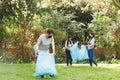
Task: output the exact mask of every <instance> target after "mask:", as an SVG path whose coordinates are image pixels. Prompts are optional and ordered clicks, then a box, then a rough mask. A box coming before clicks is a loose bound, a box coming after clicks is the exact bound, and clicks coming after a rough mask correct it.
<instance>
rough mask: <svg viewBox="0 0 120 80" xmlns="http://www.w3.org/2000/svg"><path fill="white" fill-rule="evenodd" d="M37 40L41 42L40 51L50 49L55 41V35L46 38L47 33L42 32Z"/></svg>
mask: <svg viewBox="0 0 120 80" xmlns="http://www.w3.org/2000/svg"><path fill="white" fill-rule="evenodd" d="M37 41H38V42H40V45H39V50H40V51H48V50H49V48H50V44H51V43H52V42H54V38H53V36H52V37H51V38H46V34H41V35H40V36H39V38H38V40H37Z"/></svg>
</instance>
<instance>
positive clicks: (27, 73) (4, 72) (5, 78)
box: [0, 64, 120, 80]
mask: <svg viewBox="0 0 120 80" xmlns="http://www.w3.org/2000/svg"><path fill="white" fill-rule="evenodd" d="M56 68H57V71H58V74H57V75H56V76H55V77H53V78H50V77H49V76H46V77H45V78H44V79H41V78H40V77H33V74H34V69H35V64H0V80H120V64H99V68H96V67H89V65H88V64H73V66H69V67H67V66H66V65H65V64H57V65H56Z"/></svg>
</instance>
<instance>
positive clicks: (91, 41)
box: [88, 38, 95, 49]
mask: <svg viewBox="0 0 120 80" xmlns="http://www.w3.org/2000/svg"><path fill="white" fill-rule="evenodd" d="M88 43H89V45H90V46H88V49H93V48H94V46H95V38H92V39H91V40H89V42H88Z"/></svg>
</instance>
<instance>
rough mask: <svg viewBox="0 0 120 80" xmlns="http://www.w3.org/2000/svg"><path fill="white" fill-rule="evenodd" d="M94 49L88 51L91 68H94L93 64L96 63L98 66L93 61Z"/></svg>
mask: <svg viewBox="0 0 120 80" xmlns="http://www.w3.org/2000/svg"><path fill="white" fill-rule="evenodd" d="M93 54H94V49H88V57H89V61H90V66H91V67H92V63H94V64H95V65H96V66H97V63H96V62H95V60H94V59H93Z"/></svg>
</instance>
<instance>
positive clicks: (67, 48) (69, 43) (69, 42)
mask: <svg viewBox="0 0 120 80" xmlns="http://www.w3.org/2000/svg"><path fill="white" fill-rule="evenodd" d="M72 46H73V41H72V38H71V37H70V36H69V37H68V39H67V40H66V42H65V52H66V63H67V66H69V61H70V65H72V57H71V54H70V48H71V47H72Z"/></svg>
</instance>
